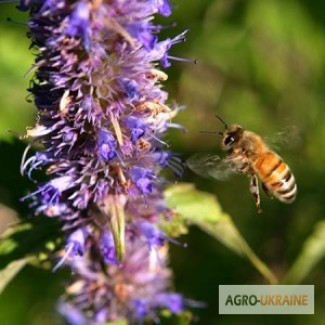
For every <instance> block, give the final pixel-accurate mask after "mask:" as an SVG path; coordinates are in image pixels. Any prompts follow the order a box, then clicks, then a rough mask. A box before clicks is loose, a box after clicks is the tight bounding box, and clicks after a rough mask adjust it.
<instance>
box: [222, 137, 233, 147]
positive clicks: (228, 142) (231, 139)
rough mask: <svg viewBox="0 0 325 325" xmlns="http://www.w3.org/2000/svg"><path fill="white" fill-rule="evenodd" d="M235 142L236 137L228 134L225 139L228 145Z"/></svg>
mask: <svg viewBox="0 0 325 325" xmlns="http://www.w3.org/2000/svg"><path fill="white" fill-rule="evenodd" d="M234 142H235V137H233V136H232V135H228V136H227V137H226V138H225V141H224V143H225V145H226V146H229V145H232V144H233V143H234Z"/></svg>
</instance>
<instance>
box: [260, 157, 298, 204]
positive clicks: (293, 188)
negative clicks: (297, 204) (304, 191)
mask: <svg viewBox="0 0 325 325" xmlns="http://www.w3.org/2000/svg"><path fill="white" fill-rule="evenodd" d="M254 169H255V171H256V173H257V174H258V175H259V177H260V179H261V181H262V182H263V183H264V185H265V186H266V188H267V189H268V190H269V191H270V192H271V193H272V195H273V196H274V197H276V198H277V199H278V200H280V201H282V202H284V203H292V202H293V201H294V200H295V198H296V196H297V185H296V181H295V178H294V176H293V174H292V173H291V171H290V169H289V167H288V165H287V164H286V163H285V162H284V161H283V160H282V159H281V158H280V157H279V156H278V155H277V154H275V153H274V152H272V151H268V152H267V153H265V154H264V155H262V156H260V157H259V158H258V159H256V161H255V162H254Z"/></svg>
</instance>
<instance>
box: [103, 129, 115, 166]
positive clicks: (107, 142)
mask: <svg viewBox="0 0 325 325" xmlns="http://www.w3.org/2000/svg"><path fill="white" fill-rule="evenodd" d="M116 148H117V141H116V140H115V138H114V136H113V134H112V132H111V131H108V130H101V131H100V133H99V138H98V154H99V157H102V158H103V159H104V160H106V161H109V160H111V159H113V158H114V157H116Z"/></svg>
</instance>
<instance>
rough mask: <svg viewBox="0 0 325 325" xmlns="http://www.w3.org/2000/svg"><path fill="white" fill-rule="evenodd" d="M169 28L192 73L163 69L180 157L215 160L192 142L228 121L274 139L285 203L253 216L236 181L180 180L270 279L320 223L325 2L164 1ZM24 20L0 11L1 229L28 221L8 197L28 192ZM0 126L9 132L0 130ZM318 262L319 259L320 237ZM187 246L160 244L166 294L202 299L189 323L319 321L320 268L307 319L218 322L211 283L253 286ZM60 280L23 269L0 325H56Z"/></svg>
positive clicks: (29, 116)
mask: <svg viewBox="0 0 325 325" xmlns="http://www.w3.org/2000/svg"><path fill="white" fill-rule="evenodd" d="M173 5H174V13H173V16H172V17H170V18H168V19H167V20H166V19H159V21H160V22H161V23H163V24H172V23H173V22H175V21H176V22H177V26H176V27H173V28H171V29H168V30H167V31H166V32H165V33H166V35H169V36H172V35H176V34H177V33H178V32H181V31H182V30H184V29H185V28H189V29H190V31H189V33H188V37H187V38H188V40H187V42H186V43H182V44H179V45H177V46H176V47H174V48H173V49H172V52H171V54H172V55H175V56H180V57H186V58H197V59H198V64H197V65H194V64H190V63H179V62H174V63H173V65H172V68H169V70H168V71H167V73H168V74H169V80H168V81H167V82H166V85H165V87H166V89H167V90H168V91H169V92H170V99H171V100H176V101H177V102H178V103H180V104H184V105H186V107H187V109H186V110H185V111H184V112H182V113H181V114H180V115H179V116H178V117H177V121H178V122H180V123H181V124H183V125H184V126H185V127H186V129H187V132H186V133H182V132H179V131H171V132H170V133H169V135H168V141H169V142H171V144H172V148H173V149H174V151H177V152H180V153H182V155H183V157H184V158H186V157H188V156H190V155H192V154H193V153H196V152H216V153H220V149H219V138H218V137H216V136H214V135H205V134H202V133H199V131H200V130H215V129H217V128H220V127H221V126H220V123H218V121H217V120H216V119H215V118H214V115H215V114H218V115H220V116H222V117H223V118H224V119H225V120H226V121H228V123H239V124H241V125H243V126H244V127H246V128H247V129H250V130H253V131H256V132H258V133H259V134H261V135H262V136H265V137H266V138H268V139H273V138H274V137H276V138H278V143H277V151H278V152H279V154H280V155H281V156H282V157H283V158H284V160H285V161H286V162H287V163H288V164H289V165H290V167H291V169H292V171H293V172H294V174H295V176H296V180H297V183H298V197H297V200H296V202H294V204H292V205H283V204H281V203H279V202H278V201H276V200H270V199H269V198H267V197H266V196H265V195H264V193H262V194H261V195H262V208H263V213H262V214H260V215H258V214H257V213H256V209H255V207H254V203H253V199H252V197H251V194H250V193H249V191H248V181H247V179H246V178H245V177H243V176H241V175H239V176H236V177H233V178H232V179H230V180H229V181H227V182H218V181H213V180H206V179H202V178H200V177H199V176H196V175H194V174H193V173H191V172H190V171H186V173H185V175H184V180H185V181H190V182H195V184H196V185H197V187H198V188H199V189H201V190H204V191H208V192H211V193H214V194H216V195H217V197H218V199H219V201H220V203H221V205H222V207H223V209H224V210H225V211H226V212H227V213H229V214H230V215H231V216H232V218H233V219H234V221H235V223H236V225H237V227H238V228H239V229H240V231H241V233H242V234H243V236H244V237H245V238H246V240H247V242H248V243H249V244H250V246H251V247H252V248H253V250H254V251H255V253H256V254H257V255H258V256H259V257H260V258H261V259H262V260H263V261H265V262H266V263H267V264H268V265H269V266H270V268H271V269H272V271H273V272H274V273H275V274H276V275H277V276H278V277H279V278H280V279H281V278H283V276H284V275H285V274H286V272H287V271H288V270H289V268H290V266H291V265H292V264H293V263H294V261H295V260H296V258H297V256H298V255H299V253H300V252H301V250H302V248H303V247H304V243H305V241H306V240H307V239H308V238H309V236H311V235H312V234H313V231H314V230H315V227H317V225H318V222H320V221H321V220H323V218H324V214H325V204H324V193H325V150H324V143H325V124H324V123H325V110H324V107H323V106H324V102H325V4H324V2H323V1H321V0H318V1H315V0H314V1H308V0H299V1H298V0H297V1H291V0H287V1H283V0H268V1H261V0H247V1H240V0H201V1H194V0H192V1H186V0H174V1H173ZM7 17H11V18H14V19H17V20H18V21H26V19H27V17H26V16H25V15H22V14H19V13H17V11H16V10H15V9H14V5H10V4H8V5H1V6H0V89H1V109H0V138H1V142H0V157H1V159H0V204H1V205H0V215H1V218H0V229H4V227H6V223H7V222H8V220H10V221H11V220H13V218H16V215H17V213H18V214H19V215H24V216H26V214H28V210H27V208H26V206H22V205H21V204H20V203H19V201H18V198H19V197H20V196H22V195H23V194H24V193H25V192H26V191H27V190H28V188H31V186H32V184H31V183H29V182H28V181H26V179H24V178H22V177H21V176H20V174H19V163H20V158H21V155H22V152H23V150H24V147H25V145H24V144H22V143H21V142H20V141H19V140H18V139H17V135H16V134H17V133H18V134H19V133H20V134H21V133H23V132H24V130H25V127H26V126H27V125H32V123H33V122H32V121H33V119H34V114H35V109H34V108H33V105H32V104H30V103H28V102H27V101H26V99H25V98H26V96H27V92H26V88H27V87H28V83H29V79H30V78H31V75H28V76H27V77H24V75H25V74H26V73H27V71H28V69H29V68H30V66H31V64H32V62H33V55H34V54H35V53H31V52H29V51H28V46H29V41H28V40H27V39H26V37H25V34H26V31H27V29H26V27H24V26H21V25H16V24H13V23H8V22H7V21H6V18H7ZM8 129H10V130H12V132H8ZM322 239H323V242H324V243H323V246H324V247H323V249H322V250H321V251H320V253H319V256H322V255H324V253H325V238H320V240H322ZM182 241H186V242H187V243H188V248H186V249H184V248H181V247H178V246H172V247H171V265H172V267H173V269H174V271H175V287H176V289H177V290H178V291H181V292H183V293H184V294H185V295H186V296H188V297H190V298H193V299H196V300H200V301H205V302H207V307H206V308H204V309H199V310H195V311H194V312H195V315H196V316H195V320H196V322H197V324H204V325H212V324H261V322H263V323H264V324H274V323H275V322H277V324H279V325H280V324H289V325H290V324H316V325H317V324H325V309H324V308H323V307H325V279H324V272H325V262H324V260H321V261H320V262H319V263H316V265H315V266H314V267H313V268H312V270H311V272H310V273H309V274H308V276H307V277H305V278H304V279H303V282H302V283H303V284H314V285H315V315H313V316H303V315H302V316H299V315H286V316H280V315H241V316H229V315H226V316H223V315H218V285H219V284H264V283H265V280H264V279H263V278H262V277H261V276H260V274H259V273H258V272H257V271H256V270H255V269H254V268H253V267H252V266H251V265H250V263H249V262H248V261H247V260H245V259H243V258H241V257H239V256H237V255H235V254H234V253H233V252H231V251H230V250H228V249H227V248H225V247H224V246H222V245H221V244H220V243H219V242H216V241H215V240H214V239H212V238H211V237H209V236H208V235H206V234H205V233H203V232H202V231H200V230H199V229H198V228H195V227H193V228H192V229H191V232H190V234H189V235H187V236H185V237H184V238H182ZM65 275H66V274H65V272H64V271H59V272H57V274H56V275H55V276H53V275H52V273H51V272H50V271H45V270H40V269H37V268H34V267H32V266H28V267H26V268H25V269H24V270H23V271H22V272H21V273H20V274H19V275H18V276H17V278H16V279H15V280H14V281H13V282H12V283H11V284H10V285H9V286H8V287H7V288H6V290H5V292H4V293H3V294H2V295H1V296H0V324H3V325H18V324H21V325H25V324H26V325H41V324H46V325H54V324H61V322H60V320H59V319H58V318H57V316H56V315H55V313H54V306H55V302H56V299H57V297H58V295H59V294H60V293H61V292H62V286H63V285H64V283H65V281H66V280H65V279H66V278H65Z"/></svg>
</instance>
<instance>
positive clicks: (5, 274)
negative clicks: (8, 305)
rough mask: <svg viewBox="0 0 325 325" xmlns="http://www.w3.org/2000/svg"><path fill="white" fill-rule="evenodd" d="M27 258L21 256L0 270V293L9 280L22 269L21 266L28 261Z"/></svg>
mask: <svg viewBox="0 0 325 325" xmlns="http://www.w3.org/2000/svg"><path fill="white" fill-rule="evenodd" d="M28 260H29V259H28V258H23V259H21V260H17V261H14V262H11V263H10V264H8V265H7V267H5V268H4V269H3V270H1V271H0V279H1V281H0V294H1V293H2V292H3V290H4V289H5V288H6V286H7V285H8V284H9V283H10V281H11V280H12V279H13V278H14V277H15V276H16V275H17V274H18V273H19V272H20V271H21V270H22V269H23V267H24V266H25V265H26V264H27V263H28Z"/></svg>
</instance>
